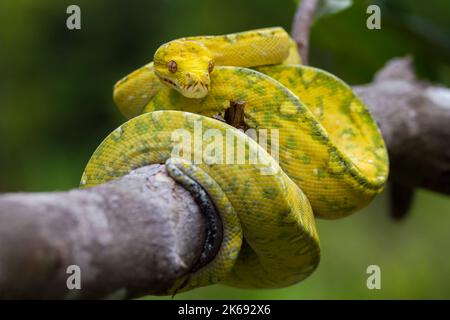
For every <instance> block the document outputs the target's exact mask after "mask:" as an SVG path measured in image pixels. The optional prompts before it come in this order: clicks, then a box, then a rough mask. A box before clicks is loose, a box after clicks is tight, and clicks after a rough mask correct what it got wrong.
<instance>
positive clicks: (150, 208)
mask: <svg viewBox="0 0 450 320" xmlns="http://www.w3.org/2000/svg"><path fill="white" fill-rule="evenodd" d="M204 235H205V227H204V220H203V217H202V215H201V214H200V211H199V209H198V207H197V205H196V204H195V202H194V201H193V199H192V197H191V195H190V194H189V193H188V192H187V191H186V190H185V189H184V188H183V187H181V186H179V185H178V184H176V183H175V182H174V180H172V178H170V177H169V176H168V175H167V174H166V172H165V169H164V166H161V165H153V166H148V167H143V168H141V169H138V170H135V171H133V172H131V173H130V174H128V175H127V176H125V177H123V178H121V179H117V180H114V181H111V182H109V183H106V184H104V185H102V186H98V187H94V188H90V189H85V190H73V191H69V192H58V193H34V194H29V193H28V194H27V193H18V194H4V195H2V196H0V243H1V246H0V297H1V298H34V299H36V298H102V297H116V298H130V297H138V296H142V295H145V294H157V293H166V292H167V289H168V288H170V287H171V286H172V285H173V284H174V282H175V280H177V279H179V278H180V276H182V275H184V274H186V273H187V272H188V271H189V270H190V267H191V266H193V265H194V263H195V262H196V260H197V259H198V257H199V255H200V253H201V250H202V247H203V242H204ZM73 264H74V265H78V266H79V267H80V269H81V290H68V289H67V286H66V280H67V278H68V277H69V276H70V274H67V273H66V270H67V267H68V266H69V265H73Z"/></svg>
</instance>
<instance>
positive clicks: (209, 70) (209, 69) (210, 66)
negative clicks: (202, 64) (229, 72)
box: [208, 60, 214, 73]
mask: <svg viewBox="0 0 450 320" xmlns="http://www.w3.org/2000/svg"><path fill="white" fill-rule="evenodd" d="M213 70H214V61H212V60H211V61H210V62H209V64H208V72H209V73H211V72H212V71H213Z"/></svg>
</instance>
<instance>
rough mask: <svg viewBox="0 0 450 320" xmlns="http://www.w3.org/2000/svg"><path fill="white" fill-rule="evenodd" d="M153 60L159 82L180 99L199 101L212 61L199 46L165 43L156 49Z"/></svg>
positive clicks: (186, 42)
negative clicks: (177, 93) (174, 92)
mask: <svg viewBox="0 0 450 320" xmlns="http://www.w3.org/2000/svg"><path fill="white" fill-rule="evenodd" d="M153 61H154V67H155V74H156V75H157V76H158V78H159V80H160V81H161V82H162V83H164V84H165V85H168V86H169V87H171V88H173V89H175V90H177V91H178V92H180V93H181V94H182V95H183V96H185V97H187V98H203V97H205V96H206V95H207V94H208V90H209V85H210V78H209V74H210V73H211V72H212V71H213V69H214V61H213V59H212V54H211V52H210V51H209V50H208V49H207V48H206V47H205V46H204V45H203V44H201V43H198V42H195V41H186V40H175V41H171V42H168V43H166V44H164V45H162V46H161V47H159V48H158V50H157V51H156V52H155V56H154V59H153Z"/></svg>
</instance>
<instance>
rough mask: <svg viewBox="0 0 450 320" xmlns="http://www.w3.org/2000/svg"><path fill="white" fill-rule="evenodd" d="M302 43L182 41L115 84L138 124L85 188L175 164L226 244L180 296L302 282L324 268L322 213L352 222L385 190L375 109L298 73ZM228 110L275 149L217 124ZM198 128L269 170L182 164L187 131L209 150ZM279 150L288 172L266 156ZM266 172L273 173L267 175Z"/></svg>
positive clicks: (329, 82) (343, 88) (257, 36)
mask: <svg viewBox="0 0 450 320" xmlns="http://www.w3.org/2000/svg"><path fill="white" fill-rule="evenodd" d="M293 43H294V42H293V41H292V39H291V38H290V37H289V35H288V34H287V33H286V32H285V31H284V30H283V29H282V28H267V29H259V30H252V31H247V32H242V33H236V34H229V35H224V36H198V37H189V38H182V39H178V40H174V41H171V42H168V43H166V44H164V45H162V46H161V47H160V48H159V49H158V50H157V51H156V53H155V56H154V62H153V63H149V64H147V65H145V66H144V67H142V68H140V69H138V70H136V71H134V72H133V73H131V74H130V75H128V76H127V77H125V78H123V79H122V80H120V81H119V82H118V83H117V84H116V85H115V88H114V100H115V102H116V104H117V105H118V107H119V109H120V110H121V112H122V113H123V114H124V115H125V116H126V117H128V118H132V119H131V120H129V121H127V122H126V123H124V124H123V125H122V126H121V127H119V128H118V129H116V130H115V131H114V132H113V133H111V134H110V135H109V136H108V137H107V138H106V139H105V140H104V141H103V143H102V144H101V145H100V146H99V147H98V148H97V150H96V151H95V153H94V154H93V156H92V158H91V160H90V161H89V163H88V165H87V167H86V169H85V172H84V174H83V178H82V186H84V187H89V186H94V185H97V184H100V183H103V182H106V181H109V180H111V179H114V178H117V177H120V176H123V175H125V174H126V173H128V172H129V171H130V170H132V169H134V168H138V167H141V166H144V165H148V164H153V163H166V167H167V170H168V172H169V174H170V175H171V176H172V177H174V179H176V180H177V181H179V182H180V183H181V184H182V185H183V186H185V187H186V188H187V189H188V190H190V191H191V192H192V189H193V188H194V187H195V186H197V187H198V186H200V188H199V189H198V188H197V190H203V191H205V192H206V194H207V198H210V199H211V201H212V202H213V206H214V207H215V208H216V209H217V211H218V213H219V215H220V220H221V221H222V225H221V226H220V228H221V229H222V231H223V241H222V242H221V243H219V245H218V249H217V250H216V252H215V253H214V256H213V257H212V258H209V259H207V261H206V263H205V261H204V262H203V264H202V265H201V266H200V267H199V268H198V269H196V270H193V273H192V274H191V275H190V276H189V277H187V278H186V279H184V280H183V285H182V288H181V289H182V290H188V289H191V288H195V287H199V286H204V285H208V284H213V283H217V282H222V283H226V284H230V285H233V286H237V287H247V288H274V287H282V286H287V285H290V284H293V283H296V282H298V281H300V280H302V279H304V278H305V277H307V276H308V275H309V274H311V273H312V272H313V271H314V269H315V268H316V266H317V264H318V262H319V240H318V236H317V232H316V229H315V224H314V218H313V215H312V212H314V215H315V216H316V217H321V218H327V219H334V218H340V217H344V216H346V215H349V214H351V213H352V212H355V211H356V210H359V209H361V208H362V207H364V206H366V205H367V204H368V203H369V202H370V200H371V199H372V198H373V197H374V196H375V195H376V194H378V193H379V192H380V191H381V190H382V189H383V186H384V184H385V182H386V179H387V175H388V157H387V153H386V149H385V146H384V142H383V139H382V137H381V134H380V132H379V130H378V128H377V126H376V124H375V122H374V120H373V118H372V117H371V115H370V113H369V112H368V110H367V108H366V106H365V105H364V104H363V103H362V102H361V100H360V99H359V98H358V97H357V96H356V95H355V94H354V93H353V92H352V90H351V88H350V87H349V86H348V85H346V84H345V83H344V82H342V81H341V80H339V79H338V78H336V77H334V76H333V75H331V74H329V73H327V72H325V71H322V70H319V69H316V68H312V67H306V66H301V65H300V64H296V63H298V62H299V61H300V59H299V57H298V54H297V50H296V47H295V45H294V44H293ZM249 68H253V69H249ZM230 102H232V104H233V103H238V104H239V105H240V106H241V107H242V108H243V120H242V121H241V122H240V125H241V126H242V127H245V128H250V129H254V130H256V132H260V131H264V130H267V131H271V130H272V131H274V130H277V133H278V135H276V136H271V137H270V138H269V139H267V148H262V147H261V146H259V145H258V144H257V143H256V142H255V141H254V140H253V139H252V138H249V137H248V136H247V135H245V134H244V133H242V132H241V131H239V130H237V129H235V128H232V127H231V126H229V125H228V124H226V123H224V122H222V121H219V120H217V119H213V118H212V117H218V118H219V119H220V118H226V115H227V112H228V111H229V110H228V111H227V109H228V108H229V107H230ZM199 125H201V128H202V130H203V132H205V131H208V132H214V133H215V134H214V135H213V136H214V137H217V136H222V137H226V136H227V135H231V136H232V137H233V139H230V140H229V139H225V138H224V139H223V141H221V143H224V144H223V145H224V146H225V147H226V150H227V152H229V150H233V156H232V158H233V159H234V160H236V157H235V155H236V153H237V152H239V151H237V149H238V146H241V147H242V146H245V148H244V149H245V152H244V153H245V155H246V156H247V158H248V156H249V155H251V154H258V155H259V156H260V158H259V160H260V161H259V162H253V163H249V162H247V163H243V164H242V163H236V162H237V161H232V162H231V163H229V162H227V161H223V163H207V161H204V162H201V163H193V162H194V160H193V159H192V158H188V159H186V158H184V157H181V156H180V157H175V156H174V155H173V150H174V147H175V145H176V144H177V142H176V141H174V139H173V133H174V132H175V131H176V130H177V129H184V130H186V132H187V133H188V136H193V137H194V139H186V140H184V141H183V143H182V144H184V147H186V150H190V151H191V153H192V154H194V153H195V150H197V149H198V148H201V147H199V145H198V143H197V142H196V141H195V135H196V128H197V126H199ZM211 130H212V131H211ZM269 135H270V134H269ZM202 138H203V139H205V137H202V135H200V139H202ZM209 138H211V137H209ZM253 138H254V137H253ZM272 140H273V141H272ZM235 142H236V143H235ZM260 143H261V141H260ZM274 147H276V149H278V150H279V164H278V163H277V161H276V159H273V157H272V156H271V155H270V154H269V153H268V152H266V151H265V150H273V148H274ZM224 149H225V148H224ZM264 149H265V150H264ZM214 152H216V153H217V151H214ZM216 156H217V154H216ZM221 157H222V159H224V158H225V157H226V155H221ZM247 158H246V159H247ZM280 167H281V169H280ZM268 168H269V169H270V170H269V171H270V172H271V174H267V172H265V173H264V170H266V171H267V169H268ZM202 201H206V200H201V201H200V202H202ZM311 208H312V209H311ZM212 238H214V237H212ZM213 240H214V239H213ZM206 251H207V250H206ZM179 285H180V284H178V286H179Z"/></svg>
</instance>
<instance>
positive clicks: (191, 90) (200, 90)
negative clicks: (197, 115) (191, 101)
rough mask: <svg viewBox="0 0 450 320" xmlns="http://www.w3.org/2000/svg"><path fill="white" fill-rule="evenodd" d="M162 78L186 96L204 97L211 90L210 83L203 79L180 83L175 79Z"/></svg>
mask: <svg viewBox="0 0 450 320" xmlns="http://www.w3.org/2000/svg"><path fill="white" fill-rule="evenodd" d="M160 79H161V80H162V82H163V83H165V84H167V85H169V86H170V87H172V88H173V89H175V90H177V91H178V92H179V93H181V94H182V95H183V96H185V97H186V98H196V99H200V98H204V97H205V96H206V95H207V94H208V91H209V84H206V83H203V82H201V81H195V82H192V83H190V84H186V85H180V84H178V83H176V82H175V81H172V80H170V79H167V78H164V77H160Z"/></svg>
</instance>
